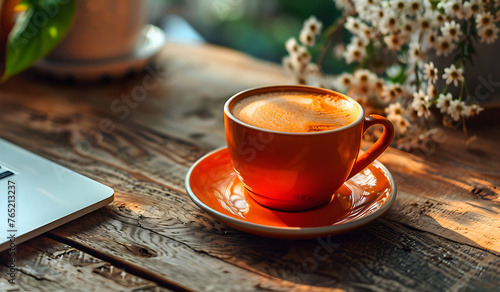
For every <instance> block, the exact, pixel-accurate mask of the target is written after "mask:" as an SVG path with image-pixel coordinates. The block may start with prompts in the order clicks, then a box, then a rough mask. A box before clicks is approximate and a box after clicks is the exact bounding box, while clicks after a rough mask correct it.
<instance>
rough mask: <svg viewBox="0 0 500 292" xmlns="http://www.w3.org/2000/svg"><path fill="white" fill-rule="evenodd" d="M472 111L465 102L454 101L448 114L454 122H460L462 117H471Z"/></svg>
mask: <svg viewBox="0 0 500 292" xmlns="http://www.w3.org/2000/svg"><path fill="white" fill-rule="evenodd" d="M470 111H471V109H470V108H469V107H468V106H467V105H466V104H465V103H464V102H463V101H460V100H458V99H455V100H452V101H451V102H450V107H449V108H448V114H449V115H450V116H451V118H452V119H453V120H454V121H458V120H460V117H467V116H469V115H470Z"/></svg>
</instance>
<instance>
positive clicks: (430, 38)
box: [424, 30, 438, 49]
mask: <svg viewBox="0 0 500 292" xmlns="http://www.w3.org/2000/svg"><path fill="white" fill-rule="evenodd" d="M437 38H438V37H437V35H436V33H435V32H434V31H432V30H430V31H429V32H428V33H427V34H426V36H425V43H424V44H425V46H426V48H427V49H428V48H435V47H436V46H437Z"/></svg>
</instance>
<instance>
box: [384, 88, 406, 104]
mask: <svg viewBox="0 0 500 292" xmlns="http://www.w3.org/2000/svg"><path fill="white" fill-rule="evenodd" d="M402 95H403V89H402V88H401V86H400V85H399V84H391V85H386V86H384V90H383V91H382V100H383V101H385V102H393V101H395V100H396V99H398V98H399V97H401V96H402Z"/></svg>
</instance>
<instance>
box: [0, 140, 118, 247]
mask: <svg viewBox="0 0 500 292" xmlns="http://www.w3.org/2000/svg"><path fill="white" fill-rule="evenodd" d="M113 193H114V191H113V189H111V188H110V187H107V186H105V185H103V184H100V183H98V182H96V181H93V180H91V179H89V178H87V177H85V176H83V175H81V174H78V173H76V172H74V171H71V170H69V169H67V168H64V167H62V166H60V165H58V164H56V163H54V162H51V161H49V160H47V159H45V158H42V157H40V156H38V155H36V154H34V153H31V152H29V151H26V150H24V149H22V148H20V147H18V146H16V145H14V144H12V143H9V142H7V141H5V140H2V139H0V208H1V209H0V251H4V250H7V249H10V248H11V247H12V248H15V246H16V245H18V244H20V243H21V242H23V241H26V240H28V239H30V238H33V237H35V236H38V235H40V234H42V233H44V232H47V231H49V230H51V229H53V228H55V227H57V226H60V225H62V224H64V223H66V222H69V221H71V220H73V219H76V218H78V217H80V216H82V215H85V214H87V213H90V212H92V211H94V210H97V209H99V208H101V207H103V206H105V205H107V204H109V203H110V202H112V201H113Z"/></svg>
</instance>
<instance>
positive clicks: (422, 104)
mask: <svg viewBox="0 0 500 292" xmlns="http://www.w3.org/2000/svg"><path fill="white" fill-rule="evenodd" d="M431 106H432V100H431V99H430V98H429V96H427V95H425V93H424V92H423V91H422V90H419V91H418V92H415V93H413V101H412V102H411V107H412V108H413V109H414V110H415V111H416V112H417V116H419V117H421V116H424V117H425V118H428V117H430V115H431V112H430V108H431Z"/></svg>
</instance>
